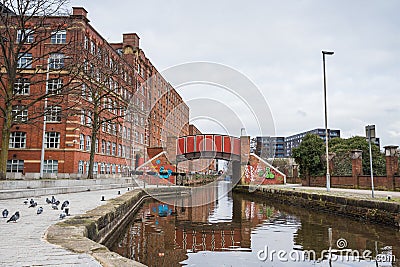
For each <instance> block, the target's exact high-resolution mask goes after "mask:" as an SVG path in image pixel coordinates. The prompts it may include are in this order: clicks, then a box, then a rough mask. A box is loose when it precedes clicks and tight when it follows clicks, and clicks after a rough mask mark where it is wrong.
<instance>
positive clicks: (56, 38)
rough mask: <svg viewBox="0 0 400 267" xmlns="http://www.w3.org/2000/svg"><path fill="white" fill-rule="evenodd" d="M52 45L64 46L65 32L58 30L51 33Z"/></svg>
mask: <svg viewBox="0 0 400 267" xmlns="http://www.w3.org/2000/svg"><path fill="white" fill-rule="evenodd" d="M50 41H51V43H52V44H65V43H66V42H67V31H66V30H58V31H54V32H52V33H51V39H50Z"/></svg>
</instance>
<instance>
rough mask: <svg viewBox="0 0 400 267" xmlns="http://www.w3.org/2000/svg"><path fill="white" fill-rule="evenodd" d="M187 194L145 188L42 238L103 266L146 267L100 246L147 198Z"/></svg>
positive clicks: (172, 189) (65, 223)
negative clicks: (86, 255) (88, 257)
mask: <svg viewBox="0 0 400 267" xmlns="http://www.w3.org/2000/svg"><path fill="white" fill-rule="evenodd" d="M189 191H190V189H188V188H184V187H160V188H147V189H146V191H144V190H141V189H136V190H133V191H131V192H127V193H125V194H124V195H122V196H120V197H118V198H115V199H111V200H109V201H108V202H107V203H106V204H105V205H102V206H99V207H97V208H95V209H93V210H90V211H88V212H86V213H85V214H83V215H79V216H75V217H73V218H71V219H68V220H66V221H62V222H59V223H57V224H55V225H52V226H50V227H49V228H48V230H47V232H46V235H45V239H46V240H47V241H48V242H50V243H52V244H55V245H58V246H61V247H63V248H65V249H68V250H70V251H72V252H75V253H79V254H88V255H91V256H92V257H94V258H95V259H96V260H97V261H98V262H99V263H100V264H101V265H102V266H145V265H143V264H141V263H139V262H136V261H134V260H130V259H127V258H124V257H122V256H120V255H118V254H117V253H114V252H111V251H110V250H109V249H108V248H107V247H106V246H105V245H103V244H107V243H108V242H113V238H114V235H115V234H116V233H117V232H118V231H117V230H118V229H119V228H121V227H124V223H125V222H127V221H128V220H127V218H128V217H129V216H130V215H131V214H134V213H135V211H136V210H137V209H138V208H139V207H140V205H141V203H142V202H143V201H144V200H145V199H146V198H149V197H158V196H166V195H174V196H176V195H182V194H187V193H189Z"/></svg>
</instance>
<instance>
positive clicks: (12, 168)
mask: <svg viewBox="0 0 400 267" xmlns="http://www.w3.org/2000/svg"><path fill="white" fill-rule="evenodd" d="M23 171H24V161H23V160H20V159H12V160H7V172H23Z"/></svg>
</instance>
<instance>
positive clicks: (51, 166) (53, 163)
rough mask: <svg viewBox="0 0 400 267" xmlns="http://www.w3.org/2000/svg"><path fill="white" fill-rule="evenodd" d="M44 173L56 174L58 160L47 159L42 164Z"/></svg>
mask: <svg viewBox="0 0 400 267" xmlns="http://www.w3.org/2000/svg"><path fill="white" fill-rule="evenodd" d="M43 172H44V173H58V160H54V159H47V160H44V164H43Z"/></svg>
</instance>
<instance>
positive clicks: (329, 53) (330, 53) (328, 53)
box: [322, 51, 335, 55]
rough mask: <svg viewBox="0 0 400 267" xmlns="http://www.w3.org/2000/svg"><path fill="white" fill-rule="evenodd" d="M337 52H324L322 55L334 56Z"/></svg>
mask: <svg viewBox="0 0 400 267" xmlns="http://www.w3.org/2000/svg"><path fill="white" fill-rule="evenodd" d="M334 53H335V52H333V51H322V54H324V55H333V54H334Z"/></svg>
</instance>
